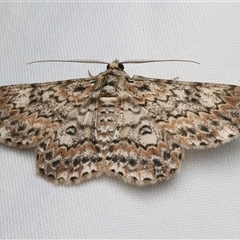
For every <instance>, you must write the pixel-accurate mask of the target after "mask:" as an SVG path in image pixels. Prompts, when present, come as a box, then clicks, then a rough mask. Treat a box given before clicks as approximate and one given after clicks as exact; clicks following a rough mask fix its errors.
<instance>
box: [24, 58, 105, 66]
mask: <svg viewBox="0 0 240 240" xmlns="http://www.w3.org/2000/svg"><path fill="white" fill-rule="evenodd" d="M41 62H74V63H100V64H108V62H103V61H98V60H77V59H76V60H39V61H33V62H29V63H27V65H28V64H32V63H41Z"/></svg>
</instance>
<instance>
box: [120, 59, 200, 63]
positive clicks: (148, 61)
mask: <svg viewBox="0 0 240 240" xmlns="http://www.w3.org/2000/svg"><path fill="white" fill-rule="evenodd" d="M152 62H188V63H195V64H200V63H199V62H196V61H191V60H182V59H181V60H176V59H169V60H168V59H167V60H126V61H122V62H121V63H123V64H125V63H137V64H138V63H152Z"/></svg>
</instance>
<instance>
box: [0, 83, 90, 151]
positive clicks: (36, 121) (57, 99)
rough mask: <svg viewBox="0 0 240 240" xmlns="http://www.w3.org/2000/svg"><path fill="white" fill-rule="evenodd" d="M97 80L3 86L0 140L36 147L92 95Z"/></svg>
mask: <svg viewBox="0 0 240 240" xmlns="http://www.w3.org/2000/svg"><path fill="white" fill-rule="evenodd" d="M93 82H94V80H93V81H90V80H89V79H82V80H81V79H79V80H78V79H76V80H68V81H58V82H51V83H42V84H21V85H11V86H3V87H0V141H1V142H3V143H5V144H7V145H9V146H16V147H23V148H26V147H34V146H36V144H37V143H38V142H39V140H41V139H42V138H44V137H45V136H47V135H48V133H49V132H51V131H53V129H56V128H57V127H58V126H59V125H60V124H62V123H63V122H64V121H65V120H66V118H67V117H68V115H69V114H70V113H71V112H72V111H75V108H76V107H79V106H81V105H82V103H83V101H85V100H86V99H87V98H89V96H90V94H91V93H92V90H93V87H94V83H93Z"/></svg>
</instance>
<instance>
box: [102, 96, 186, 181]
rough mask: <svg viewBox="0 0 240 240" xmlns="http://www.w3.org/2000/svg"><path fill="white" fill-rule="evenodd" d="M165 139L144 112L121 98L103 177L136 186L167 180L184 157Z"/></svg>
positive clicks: (176, 145)
mask: <svg viewBox="0 0 240 240" xmlns="http://www.w3.org/2000/svg"><path fill="white" fill-rule="evenodd" d="M124 94H125V95H126V92H125V93H123V95H124ZM169 137H170V136H169V135H168V134H166V132H164V131H163V130H162V128H161V127H159V126H158V125H157V124H156V123H155V121H154V120H152V119H151V117H149V115H148V112H147V110H146V109H144V108H143V107H140V106H139V105H138V104H137V103H136V101H135V100H134V99H133V98H132V97H131V96H128V97H127V96H125V97H124V98H122V103H121V112H120V114H119V119H118V124H117V128H116V131H115V134H114V136H113V140H112V143H111V145H110V149H109V151H108V153H107V156H106V173H107V174H108V175H115V176H117V177H119V178H122V179H123V180H124V181H125V182H130V183H136V184H138V185H146V184H149V183H155V182H157V181H158V180H164V179H168V178H169V177H170V176H171V175H172V174H174V173H175V172H176V171H177V170H179V169H180V166H181V162H182V159H183V157H184V150H183V149H182V148H181V147H180V146H179V145H178V144H177V143H176V142H174V141H173V139H171V138H169Z"/></svg>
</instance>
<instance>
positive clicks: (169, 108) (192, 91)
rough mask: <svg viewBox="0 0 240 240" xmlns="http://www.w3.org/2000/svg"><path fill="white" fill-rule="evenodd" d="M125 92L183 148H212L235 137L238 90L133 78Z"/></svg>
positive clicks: (238, 118) (239, 112)
mask: <svg viewBox="0 0 240 240" xmlns="http://www.w3.org/2000/svg"><path fill="white" fill-rule="evenodd" d="M132 80H133V81H132V82H131V83H130V84H129V88H128V91H129V93H130V94H131V95H132V96H133V98H134V99H135V100H136V101H137V103H138V104H139V105H140V106H142V107H143V108H144V109H146V110H147V112H148V114H149V116H150V117H151V118H152V119H153V120H154V121H155V122H156V123H157V124H158V126H159V127H161V128H163V129H164V130H166V131H167V132H169V133H170V134H171V136H172V137H173V138H174V139H176V140H177V141H178V142H179V143H180V144H181V146H183V147H185V148H207V147H215V146H218V145H219V144H222V143H225V142H227V141H229V140H231V139H232V138H234V137H236V136H238V135H239V132H240V87H239V86H233V85H225V84H212V83H194V82H182V81H178V79H174V80H161V79H151V78H145V77H141V76H134V77H133V79H132Z"/></svg>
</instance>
